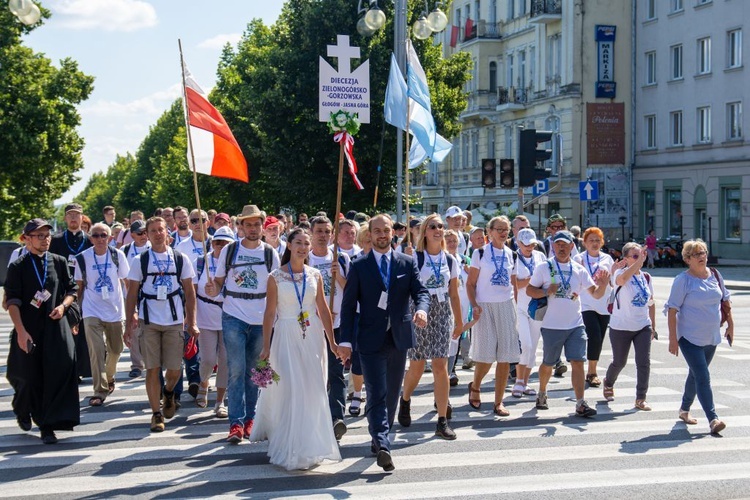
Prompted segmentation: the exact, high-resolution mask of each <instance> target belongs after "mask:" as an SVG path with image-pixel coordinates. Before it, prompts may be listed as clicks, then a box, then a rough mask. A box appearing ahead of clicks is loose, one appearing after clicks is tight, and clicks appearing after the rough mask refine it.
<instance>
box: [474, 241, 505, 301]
mask: <svg viewBox="0 0 750 500" xmlns="http://www.w3.org/2000/svg"><path fill="white" fill-rule="evenodd" d="M479 250H482V252H483V255H482V258H481V260H480V258H479V253H480V252H479ZM493 254H494V256H495V260H494V262H493V260H492V256H493ZM471 267H473V268H475V269H479V277H478V278H477V291H476V301H477V302H506V301H508V300H511V299H513V285H511V283H510V277H511V275H512V274H513V251H512V250H511V249H510V248H508V247H507V246H503V248H502V249H500V248H495V247H493V246H492V243H488V244H486V245H485V246H484V247H483V248H482V249H479V248H477V249H476V250H474V253H472V254H471Z"/></svg>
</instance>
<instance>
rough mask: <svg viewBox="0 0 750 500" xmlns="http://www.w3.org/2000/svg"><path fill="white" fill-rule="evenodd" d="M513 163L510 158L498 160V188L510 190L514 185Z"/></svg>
mask: <svg viewBox="0 0 750 500" xmlns="http://www.w3.org/2000/svg"><path fill="white" fill-rule="evenodd" d="M515 167H516V165H515V162H514V161H513V159H512V158H503V159H502V160H500V187H501V188H505V189H511V188H513V187H514V186H515V185H516V173H515Z"/></svg>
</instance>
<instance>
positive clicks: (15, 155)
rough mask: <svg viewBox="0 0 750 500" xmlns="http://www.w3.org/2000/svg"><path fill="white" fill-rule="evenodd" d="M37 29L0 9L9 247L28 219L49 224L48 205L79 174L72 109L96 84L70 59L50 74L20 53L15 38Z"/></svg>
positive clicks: (1, 233)
mask: <svg viewBox="0 0 750 500" xmlns="http://www.w3.org/2000/svg"><path fill="white" fill-rule="evenodd" d="M42 16H43V18H45V19H46V18H49V12H48V11H46V10H44V9H42ZM36 27H37V26H32V27H26V26H23V25H22V24H21V23H20V22H19V21H18V20H17V19H16V18H15V16H14V15H13V14H11V13H10V12H9V11H8V9H7V8H6V7H4V8H2V9H0V82H2V85H0V130H2V140H1V141H0V162H1V165H2V166H0V239H13V238H14V237H15V235H17V234H18V233H19V230H20V228H21V227H22V226H23V224H24V222H25V221H27V220H28V219H30V218H33V217H51V216H53V215H54V207H53V202H54V200H56V199H57V198H59V197H60V196H62V194H63V193H64V192H65V191H66V190H67V189H68V188H69V187H70V186H71V185H72V184H73V183H74V182H75V181H76V180H78V179H77V177H76V175H75V173H76V172H77V171H78V170H80V169H81V168H83V161H82V159H81V151H82V149H83V139H82V138H81V137H80V136H79V135H78V133H77V132H76V127H77V126H78V125H80V122H81V119H80V115H79V114H78V111H77V110H76V105H77V104H79V103H81V102H82V101H84V100H85V99H87V98H88V96H89V94H90V93H91V91H92V90H93V83H94V79H93V77H91V76H87V75H85V74H84V73H82V72H81V71H79V70H78V65H77V64H76V62H75V61H73V60H71V59H63V60H62V61H60V64H59V67H55V66H53V65H52V62H51V61H50V60H49V59H47V58H45V57H44V56H43V55H42V54H38V53H35V52H34V51H33V50H31V49H30V48H28V47H25V46H24V45H23V44H22V43H21V35H22V34H24V33H28V32H29V31H31V30H33V29H35V28H36Z"/></svg>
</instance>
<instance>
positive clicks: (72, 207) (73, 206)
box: [65, 203, 83, 214]
mask: <svg viewBox="0 0 750 500" xmlns="http://www.w3.org/2000/svg"><path fill="white" fill-rule="evenodd" d="M68 212H78V213H81V214H82V213H83V207H82V206H81V205H79V204H78V203H70V204H68V205H65V213H66V214H67V213H68Z"/></svg>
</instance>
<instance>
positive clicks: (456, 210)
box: [445, 205, 464, 219]
mask: <svg viewBox="0 0 750 500" xmlns="http://www.w3.org/2000/svg"><path fill="white" fill-rule="evenodd" d="M457 215H461V216H463V215H464V211H463V210H461V208H460V207H457V206H456V205H453V206H452V207H449V208H448V210H446V211H445V218H446V219H447V218H448V217H455V216H457Z"/></svg>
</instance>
